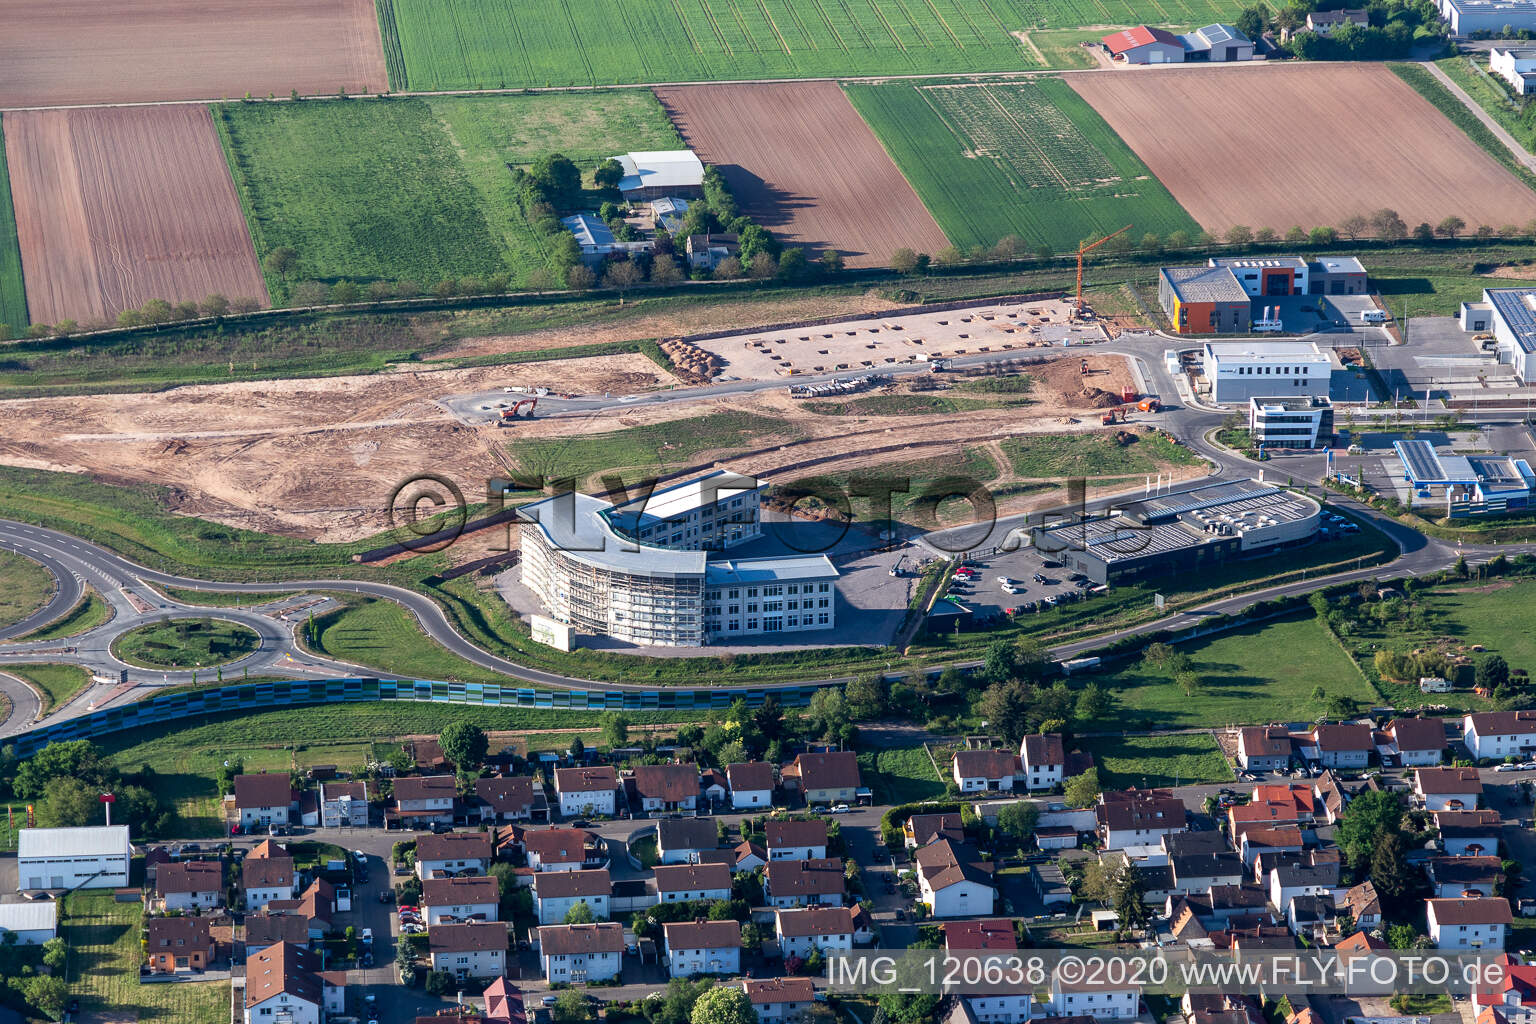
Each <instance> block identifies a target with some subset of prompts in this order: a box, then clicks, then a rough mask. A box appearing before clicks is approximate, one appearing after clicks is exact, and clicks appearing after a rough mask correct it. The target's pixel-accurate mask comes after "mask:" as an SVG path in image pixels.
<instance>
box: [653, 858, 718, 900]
mask: <svg viewBox="0 0 1536 1024" xmlns="http://www.w3.org/2000/svg"><path fill="white" fill-rule="evenodd" d="M651 873H652V874H653V875H654V876H655V878H656V895H657V897H658V898H659V899H660V901H661V902H662V903H685V902H688V901H691V900H728V899H730V898H731V869H730V866H729V865H727V864H723V863H715V862H711V863H708V864H658V865H656V867H654V868H653V869H652V870H651Z"/></svg>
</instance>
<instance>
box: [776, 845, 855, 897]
mask: <svg viewBox="0 0 1536 1024" xmlns="http://www.w3.org/2000/svg"><path fill="white" fill-rule="evenodd" d="M763 895H764V897H765V898H766V899H767V901H768V905H769V906H770V907H786V908H787V907H815V906H833V907H840V906H842V905H843V904H844V902H845V897H846V895H847V885H846V882H845V880H844V877H843V863H842V861H840V860H838V859H837V858H836V857H827V858H824V859H817V860H775V861H769V862H768V870H767V871H766V872H765V873H764V876H763Z"/></svg>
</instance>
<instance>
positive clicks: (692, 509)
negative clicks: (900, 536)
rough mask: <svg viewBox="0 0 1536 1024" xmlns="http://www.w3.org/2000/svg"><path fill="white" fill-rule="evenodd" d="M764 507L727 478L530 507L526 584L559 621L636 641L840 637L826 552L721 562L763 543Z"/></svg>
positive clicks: (525, 515)
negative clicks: (630, 496)
mask: <svg viewBox="0 0 1536 1024" xmlns="http://www.w3.org/2000/svg"><path fill="white" fill-rule="evenodd" d="M760 503H761V494H760V492H759V490H758V487H757V484H756V482H755V481H753V480H751V479H750V478H748V477H742V476H739V475H737V474H734V473H727V472H724V471H716V472H714V473H710V474H707V475H706V476H704V477H701V478H699V479H697V480H693V481H690V482H688V483H686V484H679V485H677V486H676V487H673V488H668V489H667V490H665V491H657V492H654V493H652V494H651V495H649V496H647V497H646V498H644V499H637V500H634V501H630V502H627V503H625V504H622V505H613V504H611V503H609V502H607V501H605V500H603V499H601V498H596V497H593V496H591V495H587V494H574V493H573V494H562V495H557V496H555V497H553V498H548V499H545V500H543V501H538V502H533V503H531V504H529V505H524V506H523V507H522V508H521V509H519V512H518V515H519V519H520V520H521V521H522V522H523V524H524V529H523V531H522V539H523V562H522V581H523V583H524V585H525V586H527V587H528V589H529V590H531V591H532V592H533V593H534V595H535V596H537V597H538V599H539V601H540V603H541V604H543V606H544V608H545V609H546V611H547V613H548V615H549V616H550V618H552V619H554V620H555V621H556V622H557V623H560V624H563V625H567V626H570V627H571V628H572V629H573V630H574V631H575V632H576V633H587V634H592V635H596V636H608V637H613V638H615V639H617V640H623V641H626V642H628V643H633V644H642V645H654V646H666V647H701V646H704V645H706V644H709V643H713V642H719V641H726V640H730V639H734V638H737V637H744V636H758V635H764V634H777V633H805V632H815V631H824V630H830V629H832V628H834V627H835V626H836V624H837V620H836V606H837V587H836V581H837V578H838V572H837V569H836V568H834V567H833V565H832V562H831V560H829V559H828V558H827V557H826V556H825V555H794V556H787V557H775V558H750V559H730V558H723V557H719V555H720V553H721V552H722V551H723V550H724V549H726V548H729V547H731V546H734V545H737V544H742V543H745V542H747V541H751V540H754V539H756V538H757V537H759V536H760V535H761V533H762V528H761V524H760V516H759V510H760ZM711 555H714V556H715V557H711Z"/></svg>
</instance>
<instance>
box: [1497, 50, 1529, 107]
mask: <svg viewBox="0 0 1536 1024" xmlns="http://www.w3.org/2000/svg"><path fill="white" fill-rule="evenodd" d="M1488 71H1489V73H1491V74H1495V75H1498V76H1499V77H1500V78H1502V79H1504V81H1506V82H1508V83H1509V87H1510V88H1511V89H1513V90H1515V92H1516V93H1518V94H1519V95H1521V96H1527V95H1530V94H1531V93H1533V92H1536V48H1533V47H1529V46H1521V47H1513V46H1495V47H1494V48H1493V49H1491V50H1489V51H1488Z"/></svg>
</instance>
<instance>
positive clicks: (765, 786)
mask: <svg viewBox="0 0 1536 1024" xmlns="http://www.w3.org/2000/svg"><path fill="white" fill-rule="evenodd" d="M725 778H726V781H727V782H728V783H730V787H731V807H732V808H734V809H735V810H738V811H755V810H759V809H761V808H765V807H772V806H773V765H771V764H768V763H767V762H765V761H747V762H744V763H741V764H729V765H726V766H725Z"/></svg>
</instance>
